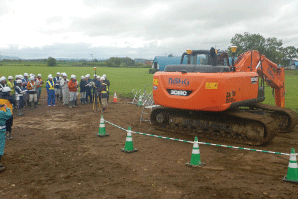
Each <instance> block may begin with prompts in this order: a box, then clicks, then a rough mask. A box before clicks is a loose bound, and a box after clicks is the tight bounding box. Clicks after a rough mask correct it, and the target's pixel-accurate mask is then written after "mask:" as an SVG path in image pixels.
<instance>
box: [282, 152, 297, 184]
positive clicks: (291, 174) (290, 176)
mask: <svg viewBox="0 0 298 199" xmlns="http://www.w3.org/2000/svg"><path fill="white" fill-rule="evenodd" d="M283 181H285V182H291V183H296V184H298V168H297V158H296V154H295V149H294V148H292V149H291V153H290V161H289V166H288V172H287V175H286V176H285V177H284V178H283Z"/></svg>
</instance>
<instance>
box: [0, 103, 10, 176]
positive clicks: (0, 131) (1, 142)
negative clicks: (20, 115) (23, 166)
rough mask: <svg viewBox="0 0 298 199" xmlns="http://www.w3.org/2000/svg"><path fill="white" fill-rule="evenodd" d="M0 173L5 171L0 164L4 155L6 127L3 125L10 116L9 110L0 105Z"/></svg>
mask: <svg viewBox="0 0 298 199" xmlns="http://www.w3.org/2000/svg"><path fill="white" fill-rule="evenodd" d="M0 107H1V108H0V172H2V171H4V170H5V167H4V166H3V164H1V159H2V156H3V155H4V147H5V136H6V135H5V132H6V126H5V123H6V121H7V120H9V119H10V118H11V116H12V114H11V110H10V108H8V106H7V105H6V104H0Z"/></svg>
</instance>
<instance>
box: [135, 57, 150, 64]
mask: <svg viewBox="0 0 298 199" xmlns="http://www.w3.org/2000/svg"><path fill="white" fill-rule="evenodd" d="M146 61H147V60H146V59H142V58H136V59H135V62H136V64H145V63H146Z"/></svg>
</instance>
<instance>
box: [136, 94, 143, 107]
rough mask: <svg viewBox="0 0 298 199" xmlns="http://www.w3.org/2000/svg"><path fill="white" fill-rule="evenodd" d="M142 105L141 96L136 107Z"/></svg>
mask: <svg viewBox="0 0 298 199" xmlns="http://www.w3.org/2000/svg"><path fill="white" fill-rule="evenodd" d="M142 105H143V96H142V95H140V98H139V101H138V104H137V106H142Z"/></svg>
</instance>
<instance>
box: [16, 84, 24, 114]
mask: <svg viewBox="0 0 298 199" xmlns="http://www.w3.org/2000/svg"><path fill="white" fill-rule="evenodd" d="M15 91H16V104H17V106H16V107H17V109H18V116H23V115H24V112H23V107H24V94H25V93H26V90H24V89H23V87H22V80H20V79H18V80H16V85H15Z"/></svg>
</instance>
